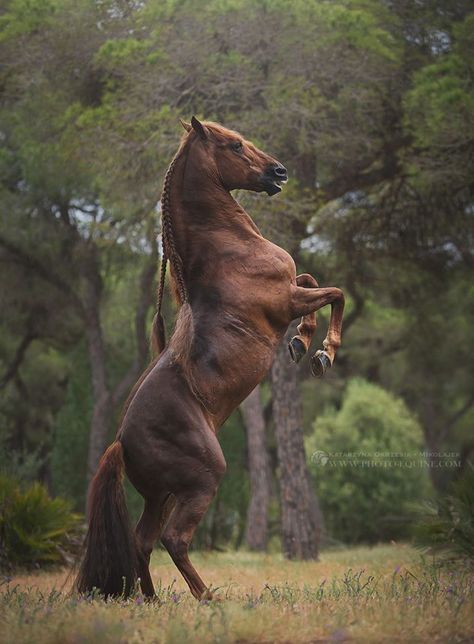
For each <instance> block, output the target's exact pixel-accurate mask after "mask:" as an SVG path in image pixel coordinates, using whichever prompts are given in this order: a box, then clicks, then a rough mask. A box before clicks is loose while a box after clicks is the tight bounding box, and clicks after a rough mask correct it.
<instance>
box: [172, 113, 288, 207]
mask: <svg viewBox="0 0 474 644" xmlns="http://www.w3.org/2000/svg"><path fill="white" fill-rule="evenodd" d="M181 124H182V125H183V127H184V129H185V130H186V131H187V132H188V140H189V142H190V143H192V144H193V156H194V158H195V162H196V163H197V167H198V168H199V171H200V172H203V173H204V172H205V173H207V174H211V175H213V178H214V180H215V181H216V182H218V183H220V184H221V185H222V186H223V187H224V188H225V189H226V190H227V191H230V190H236V189H243V190H253V191H254V192H266V193H267V194H268V195H269V196H272V195H275V194H277V193H278V192H280V191H281V187H282V184H284V183H286V181H287V180H288V175H287V171H286V168H285V167H284V166H283V165H282V164H281V163H280V162H279V161H277V159H275V158H274V157H272V156H270V155H269V154H266V153H265V152H262V150H259V149H258V148H257V147H256V146H255V145H254V144H253V143H251V142H250V141H247V140H246V139H244V138H243V137H242V136H241V135H240V134H239V133H238V132H234V131H233V130H228V129H227V128H225V127H223V126H221V125H218V124H217V123H211V122H207V121H206V122H205V123H201V122H200V121H198V119H197V118H196V117H195V116H193V117H192V119H191V123H185V122H184V121H181ZM188 158H189V157H188Z"/></svg>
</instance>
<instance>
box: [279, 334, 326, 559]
mask: <svg viewBox="0 0 474 644" xmlns="http://www.w3.org/2000/svg"><path fill="white" fill-rule="evenodd" d="M293 335H294V334H293ZM290 337H291V332H290V333H289V334H288V336H287V338H285V339H284V341H283V343H282V345H281V346H280V347H279V349H278V351H277V354H276V357H275V361H274V363H273V366H272V371H271V377H272V392H273V418H274V421H275V436H276V441H277V455H278V466H279V483H280V504H281V525H282V528H281V529H282V547H283V554H284V556H285V557H287V558H288V559H317V557H318V552H319V543H320V536H321V530H322V518H321V513H320V510H319V504H318V501H317V498H316V495H315V493H314V490H313V488H312V485H311V479H310V475H309V471H308V468H307V466H306V455H305V449H304V439H303V422H302V421H303V418H302V407H301V397H300V392H299V388H298V382H297V366H296V365H295V364H294V363H293V362H292V361H291V359H290V356H289V353H288V349H287V344H288V340H289V338H290Z"/></svg>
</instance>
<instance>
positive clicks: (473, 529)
mask: <svg viewBox="0 0 474 644" xmlns="http://www.w3.org/2000/svg"><path fill="white" fill-rule="evenodd" d="M413 532H414V536H415V543H416V544H417V545H419V546H421V547H424V548H425V549H426V548H428V549H429V551H431V552H434V553H439V554H441V555H443V556H444V557H447V558H448V559H453V558H454V559H465V560H467V559H470V560H471V561H474V472H473V471H472V470H469V471H468V472H467V473H466V474H465V476H464V477H463V478H462V479H460V480H459V481H456V482H455V483H453V484H452V485H451V489H450V492H449V494H446V495H443V496H441V498H439V499H438V500H437V501H432V502H425V503H424V504H423V505H422V506H421V507H420V508H418V521H417V523H415V526H414V528H413Z"/></svg>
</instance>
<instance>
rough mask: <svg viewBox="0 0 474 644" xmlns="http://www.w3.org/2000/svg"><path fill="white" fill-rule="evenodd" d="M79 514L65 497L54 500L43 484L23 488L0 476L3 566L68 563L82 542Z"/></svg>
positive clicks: (0, 550) (5, 567)
mask: <svg viewBox="0 0 474 644" xmlns="http://www.w3.org/2000/svg"><path fill="white" fill-rule="evenodd" d="M79 524H80V517H79V515H77V514H73V513H72V512H71V505H70V503H69V501H66V500H65V499H61V498H56V499H51V498H50V497H49V496H48V493H47V491H46V489H45V488H44V487H43V486H42V485H41V484H40V483H33V484H32V485H30V486H28V487H26V488H24V489H22V488H21V487H20V484H19V483H18V482H17V481H16V480H15V479H14V478H11V477H9V476H5V475H1V476H0V553H1V554H0V566H1V567H2V568H4V569H12V568H14V567H16V566H26V567H31V566H40V565H41V566H42V565H48V564H59V563H66V562H68V561H69V555H71V554H72V552H74V551H75V550H76V549H77V548H78V546H79V545H80V542H81V539H80V538H79Z"/></svg>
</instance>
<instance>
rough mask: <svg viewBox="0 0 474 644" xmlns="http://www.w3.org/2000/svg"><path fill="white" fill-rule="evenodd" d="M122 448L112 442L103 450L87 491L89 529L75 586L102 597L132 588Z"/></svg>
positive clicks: (133, 556)
mask: <svg viewBox="0 0 474 644" xmlns="http://www.w3.org/2000/svg"><path fill="white" fill-rule="evenodd" d="M123 472H124V461H123V448H122V443H120V441H115V443H112V445H110V447H109V448H108V449H107V451H106V452H105V454H104V455H103V456H102V458H101V461H100V463H99V468H98V470H97V472H96V474H95V476H94V478H93V479H92V482H91V484H90V488H89V503H88V518H89V528H88V531H87V535H86V539H85V553H84V557H83V560H82V563H81V566H80V569H79V573H78V575H77V579H76V582H75V587H76V589H77V590H78V592H80V593H90V592H91V591H92V590H93V589H94V588H96V589H97V590H99V591H100V592H101V593H102V594H103V595H105V596H106V597H108V596H113V597H117V596H120V595H124V596H128V595H129V594H130V592H131V591H132V589H133V588H134V587H135V584H136V581H137V578H138V573H137V550H136V545H135V537H134V534H133V532H132V528H131V525H130V520H129V516H128V511H127V506H126V503H125V494H124V489H123Z"/></svg>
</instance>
